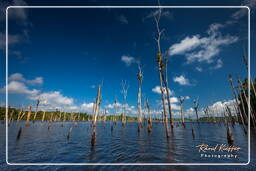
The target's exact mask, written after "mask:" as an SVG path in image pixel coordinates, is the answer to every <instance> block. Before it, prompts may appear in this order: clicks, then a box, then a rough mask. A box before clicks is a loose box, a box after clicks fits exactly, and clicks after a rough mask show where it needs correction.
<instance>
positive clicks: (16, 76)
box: [8, 73, 43, 85]
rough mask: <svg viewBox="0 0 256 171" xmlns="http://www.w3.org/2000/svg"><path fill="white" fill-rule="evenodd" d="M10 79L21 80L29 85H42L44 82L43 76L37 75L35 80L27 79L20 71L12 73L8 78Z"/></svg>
mask: <svg viewBox="0 0 256 171" xmlns="http://www.w3.org/2000/svg"><path fill="white" fill-rule="evenodd" d="M8 80H9V81H20V82H23V83H26V84H29V85H41V84H43V78H42V77H36V78H35V79H33V80H28V79H25V78H24V76H23V75H22V74H20V73H14V74H12V75H10V77H9V78H8Z"/></svg>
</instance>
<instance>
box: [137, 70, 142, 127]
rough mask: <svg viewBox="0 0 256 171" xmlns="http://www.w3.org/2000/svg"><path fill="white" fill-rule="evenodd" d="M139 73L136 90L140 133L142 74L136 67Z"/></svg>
mask: <svg viewBox="0 0 256 171" xmlns="http://www.w3.org/2000/svg"><path fill="white" fill-rule="evenodd" d="M138 68H139V72H138V74H137V78H138V81H139V88H138V131H140V128H141V127H142V118H141V117H142V111H141V86H142V80H143V74H142V71H141V68H140V66H139V65H138Z"/></svg>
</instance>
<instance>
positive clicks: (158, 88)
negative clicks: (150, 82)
mask: <svg viewBox="0 0 256 171" xmlns="http://www.w3.org/2000/svg"><path fill="white" fill-rule="evenodd" d="M163 90H164V94H166V93H167V92H166V88H165V87H163ZM152 91H153V92H154V93H157V94H161V89H160V86H155V87H154V88H152ZM168 91H169V93H170V95H174V91H171V90H170V89H169V88H168Z"/></svg>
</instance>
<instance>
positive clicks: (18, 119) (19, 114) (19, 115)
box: [17, 109, 23, 122]
mask: <svg viewBox="0 0 256 171" xmlns="http://www.w3.org/2000/svg"><path fill="white" fill-rule="evenodd" d="M22 111H23V110H22V109H21V110H20V111H19V113H18V118H17V122H19V121H20V117H21V113H22Z"/></svg>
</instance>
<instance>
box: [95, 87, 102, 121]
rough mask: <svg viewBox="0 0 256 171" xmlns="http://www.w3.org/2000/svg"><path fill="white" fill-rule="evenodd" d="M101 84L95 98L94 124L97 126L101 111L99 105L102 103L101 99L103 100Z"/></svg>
mask: <svg viewBox="0 0 256 171" xmlns="http://www.w3.org/2000/svg"><path fill="white" fill-rule="evenodd" d="M100 98H101V85H99V86H98V92H97V97H96V100H95V103H94V104H95V107H94V113H93V126H96V122H97V116H98V113H99V105H100V101H101V99H100Z"/></svg>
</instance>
